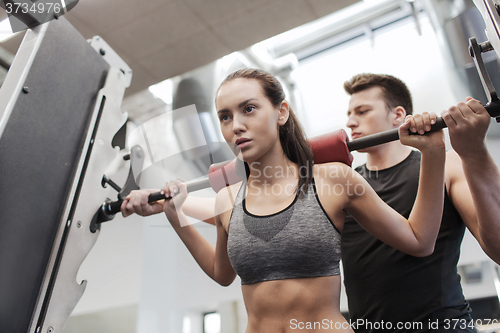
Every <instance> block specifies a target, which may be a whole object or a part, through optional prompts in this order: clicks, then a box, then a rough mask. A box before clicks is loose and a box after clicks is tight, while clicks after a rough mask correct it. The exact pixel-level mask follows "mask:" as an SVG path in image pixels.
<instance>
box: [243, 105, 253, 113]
mask: <svg viewBox="0 0 500 333" xmlns="http://www.w3.org/2000/svg"><path fill="white" fill-rule="evenodd" d="M253 110H255V106H253V105H249V106H247V107H246V108H245V112H252V111H253Z"/></svg>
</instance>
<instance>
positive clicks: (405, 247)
mask: <svg viewBox="0 0 500 333" xmlns="http://www.w3.org/2000/svg"><path fill="white" fill-rule="evenodd" d="M216 107H217V113H218V117H219V121H220V125H221V130H222V134H223V136H224V138H225V140H226V141H227V142H228V143H229V144H230V145H235V146H236V147H237V149H235V150H238V155H239V158H240V159H242V160H243V161H245V162H246V163H247V164H248V168H247V170H248V179H247V181H246V182H240V183H238V184H234V185H231V186H229V187H226V188H224V189H222V190H221V191H220V192H219V193H218V194H217V197H216V203H215V225H216V227H217V243H216V246H215V248H213V246H211V245H210V244H209V243H208V242H207V241H206V240H205V239H204V238H203V237H202V236H201V235H200V234H199V233H198V232H197V231H196V229H195V228H193V227H192V226H189V223H188V222H187V219H186V215H185V213H184V212H183V209H182V204H183V203H184V201H185V200H186V196H187V194H186V190H185V184H183V183H180V182H170V183H169V184H167V185H166V186H165V187H164V189H163V190H162V191H163V192H164V193H165V195H166V196H171V195H175V196H174V198H173V199H171V200H167V201H165V202H164V203H157V204H154V205H148V204H147V195H148V194H149V191H138V192H134V193H131V195H130V196H129V197H127V200H126V201H125V202H124V204H123V205H122V212H123V214H124V216H126V215H129V214H131V213H133V212H136V213H139V214H141V215H150V214H151V213H157V212H159V211H160V210H163V211H164V212H165V214H166V215H167V218H168V220H169V221H170V223H171V224H172V226H173V227H174V230H175V231H176V232H177V234H178V235H179V237H180V238H181V240H182V241H183V242H184V244H185V245H186V246H187V248H188V249H189V251H190V252H191V254H192V255H193V257H194V258H195V259H196V261H197V262H198V264H199V265H200V267H201V268H202V269H203V270H204V271H205V273H206V274H207V275H209V276H210V277H211V278H212V279H214V280H215V281H216V282H218V283H219V284H221V285H224V286H227V285H229V284H231V283H232V281H233V280H234V278H235V277H236V274H237V273H238V275H239V276H240V278H241V281H242V292H243V299H244V302H245V306H246V309H247V312H248V327H247V330H246V331H247V332H248V333H253V332H292V331H296V330H297V329H308V331H310V332H314V331H317V332H324V331H332V332H351V329H350V327H349V324H348V323H347V322H346V321H345V319H344V318H343V316H342V315H341V313H340V309H339V298H340V275H339V274H340V271H339V267H338V264H339V263H338V262H339V258H340V233H341V231H342V227H343V221H344V216H345V211H346V210H348V211H349V212H351V214H352V215H353V216H354V217H355V218H356V220H357V221H358V222H359V223H360V224H361V225H362V226H363V227H364V228H365V229H367V230H368V231H369V232H370V233H372V234H373V235H374V236H376V237H378V238H379V239H381V240H382V241H384V242H386V243H387V244H389V245H391V246H393V247H395V248H396V249H398V250H401V251H404V252H407V253H409V254H411V255H415V256H426V255H429V254H431V253H432V251H433V248H434V243H435V240H436V236H437V232H438V229H439V223H440V220H441V215H442V202H443V195H444V161H445V146H444V142H443V135H442V133H441V132H435V133H431V134H428V135H426V136H419V135H413V136H409V135H408V129H409V128H410V127H411V128H412V129H413V128H416V130H417V131H418V130H421V129H425V127H426V126H427V125H429V124H430V120H429V119H428V118H426V119H425V120H422V121H420V118H419V121H418V122H417V121H415V120H413V119H412V118H411V117H409V118H408V119H407V120H406V122H405V123H404V125H402V126H401V127H400V140H401V142H402V143H404V144H407V145H411V146H413V147H415V148H417V149H419V150H420V151H421V153H422V167H421V176H420V183H419V193H418V195H417V199H416V201H415V205H414V209H413V211H412V213H411V215H410V217H409V219H408V220H406V219H405V218H404V217H402V216H401V215H399V214H398V213H397V212H395V211H394V210H392V208H390V207H389V206H387V205H386V204H385V203H384V202H383V201H382V200H380V198H379V197H378V196H377V195H376V194H375V192H374V191H373V190H372V189H371V187H370V186H369V185H368V184H367V183H366V182H365V180H364V179H363V178H362V177H360V176H359V175H357V174H356V172H354V171H353V170H352V169H351V168H349V167H348V166H346V165H344V164H341V163H327V164H321V165H313V163H312V152H311V149H310V146H309V145H308V143H307V140H306V139H305V137H304V134H303V132H302V129H301V127H300V124H299V123H298V121H297V119H296V117H295V116H294V114H293V112H292V110H291V109H290V106H289V104H288V103H287V102H286V101H285V95H284V92H283V90H282V87H281V85H280V84H279V82H278V81H277V80H276V78H274V77H273V76H271V75H270V74H268V73H266V72H263V71H260V70H254V69H245V70H241V71H237V72H235V73H233V74H231V75H229V76H228V77H227V78H226V79H225V81H224V82H223V83H222V84H221V86H220V87H219V90H218V92H217V96H216ZM424 193H425V194H426V195H424ZM176 207H177V209H176ZM183 226H185V227H183Z"/></svg>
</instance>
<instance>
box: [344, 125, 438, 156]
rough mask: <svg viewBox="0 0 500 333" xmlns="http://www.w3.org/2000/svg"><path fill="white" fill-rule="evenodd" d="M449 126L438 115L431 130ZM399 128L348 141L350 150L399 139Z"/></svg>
mask: <svg viewBox="0 0 500 333" xmlns="http://www.w3.org/2000/svg"><path fill="white" fill-rule="evenodd" d="M445 127H447V126H446V123H445V122H444V120H443V118H441V117H438V118H437V119H436V122H435V123H434V124H432V125H431V130H430V131H429V132H435V131H438V130H440V129H443V128H445ZM398 130H399V129H398V128H394V129H392V130H388V131H384V132H380V133H377V134H372V135H367V136H365V137H362V138H359V139H355V140H352V141H348V142H347V148H348V149H349V151H353V150H359V149H365V148H368V147H373V146H377V145H381V144H383V143H387V142H391V141H396V140H399V132H398ZM415 134H418V133H413V132H411V131H410V135H415Z"/></svg>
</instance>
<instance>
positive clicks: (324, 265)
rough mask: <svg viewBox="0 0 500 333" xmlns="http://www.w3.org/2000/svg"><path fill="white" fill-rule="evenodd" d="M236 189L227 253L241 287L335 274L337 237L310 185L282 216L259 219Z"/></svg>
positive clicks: (284, 210)
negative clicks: (250, 211)
mask: <svg viewBox="0 0 500 333" xmlns="http://www.w3.org/2000/svg"><path fill="white" fill-rule="evenodd" d="M245 183H246V182H244V184H243V185H242V186H241V187H240V190H239V192H238V195H237V197H236V201H235V205H234V207H233V211H232V214H231V218H230V221H229V234H228V241H227V252H228V255H229V260H230V261H231V264H232V266H233V268H234V270H235V271H236V273H237V274H238V275H239V276H240V278H241V284H251V283H257V282H262V281H270V280H282V279H294V278H305V277H318V276H331V275H339V274H340V270H339V260H340V233H339V232H338V230H337V228H335V226H334V225H333V223H332V222H331V220H330V218H329V217H328V215H327V214H326V212H325V210H324V209H323V206H322V205H321V203H320V201H319V198H318V195H317V193H316V186H315V184H314V180H313V183H312V184H310V185H309V188H308V190H307V192H306V193H305V195H303V196H302V197H300V198H299V196H298V195H297V196H296V197H295V200H294V201H293V202H292V203H291V204H290V205H289V206H288V207H286V208H285V209H283V210H282V211H280V212H277V213H274V214H271V215H265V216H258V215H253V214H252V213H249V212H248V211H247V210H246V207H245V200H244V195H245V192H246V184H245Z"/></svg>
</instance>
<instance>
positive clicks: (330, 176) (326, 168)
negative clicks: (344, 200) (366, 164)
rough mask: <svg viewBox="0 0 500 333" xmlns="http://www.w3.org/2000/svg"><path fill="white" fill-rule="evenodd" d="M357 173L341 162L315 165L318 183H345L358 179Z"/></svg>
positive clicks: (315, 176)
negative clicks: (353, 178)
mask: <svg viewBox="0 0 500 333" xmlns="http://www.w3.org/2000/svg"><path fill="white" fill-rule="evenodd" d="M356 174H357V172H356V171H354V170H353V169H352V168H351V167H350V166H348V165H346V164H344V163H341V162H330V163H322V164H315V165H314V178H315V179H316V182H329V183H330V182H334V183H344V182H345V181H346V180H349V179H352V177H356Z"/></svg>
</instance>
